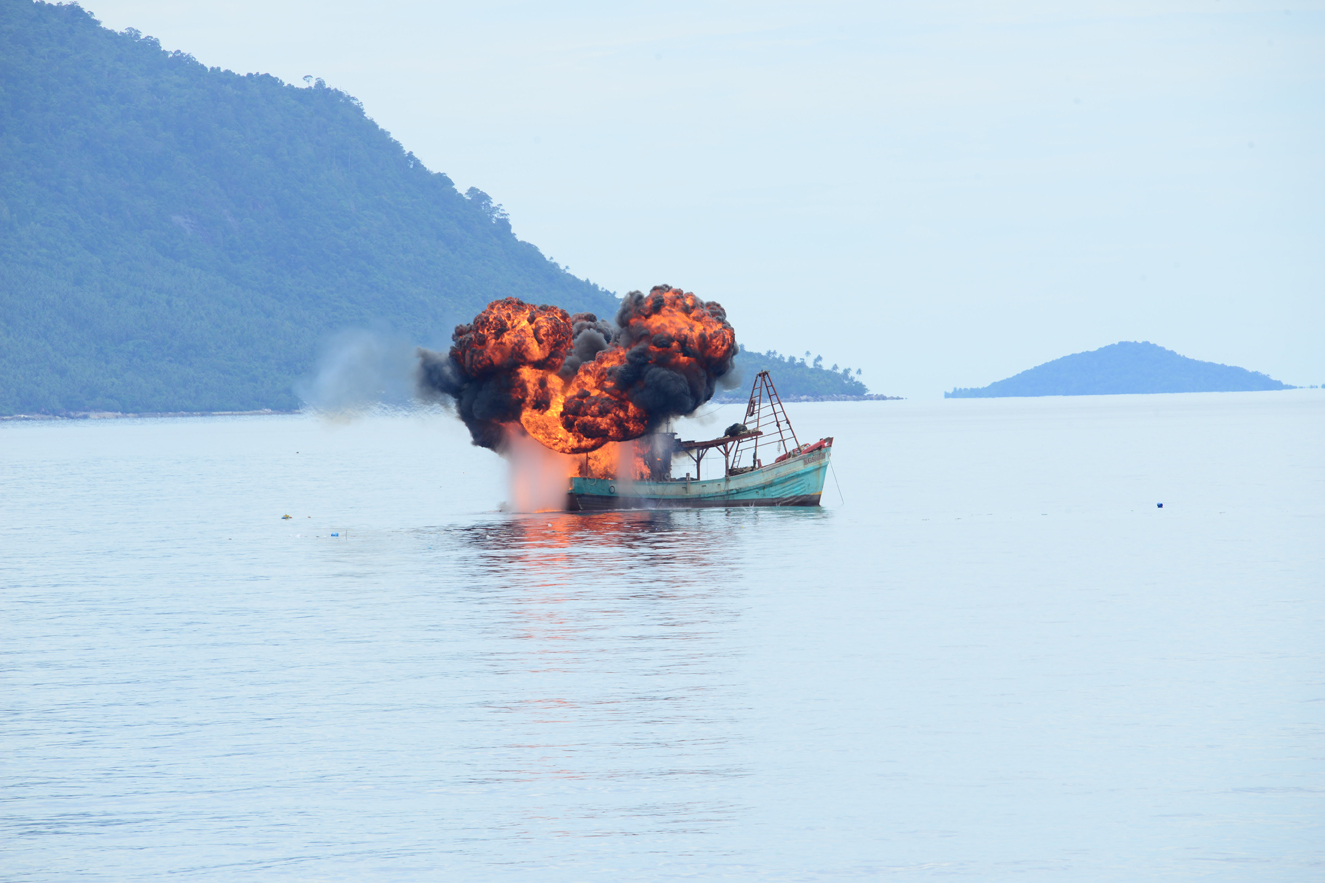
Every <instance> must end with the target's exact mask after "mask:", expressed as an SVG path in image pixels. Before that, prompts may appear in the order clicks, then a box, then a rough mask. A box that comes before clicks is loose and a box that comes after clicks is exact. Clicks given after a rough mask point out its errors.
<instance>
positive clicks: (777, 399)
mask: <svg viewBox="0 0 1325 883" xmlns="http://www.w3.org/2000/svg"><path fill="white" fill-rule="evenodd" d="M745 425H746V427H747V429H748V430H749V431H750V432H752V433H758V434H757V435H753V436H751V437H742V438H741V440H740V441H738V442H737V443H736V450H735V451H734V453H733V456H732V459H731V462H733V463H739V462H740V460H741V453H742V449H743V448H744V447H745V446H746V444H747V442H748V443H749V446H750V448H751V452H750V465H751V467H754V468H758V467H759V466H762V465H763V464H762V462H761V461H760V459H759V442H760V440H761V439H762V440H763V441H764V443H765V444H767V445H775V446H776V448H775V455H777V454H782V455H785V454H790V453H792V452H793V451H798V450H800V446H801V445H800V441H799V440H798V439H797V438H796V430H794V429H792V428H791V421H790V420H788V419H787V411H786V409H785V408H783V407H782V398H781V396H779V395H778V391H777V387H775V386H774V385H773V378H771V377H769V376H768V372H767V371H760V372H759V373H758V374H756V375H755V379H754V384H753V385H752V386H751V387H750V401H749V403H748V404H747V405H746V406H745ZM788 436H790V437H791V443H790V444H788V443H787V437H788ZM778 449H780V450H778Z"/></svg>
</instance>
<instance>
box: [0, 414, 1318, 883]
mask: <svg viewBox="0 0 1325 883" xmlns="http://www.w3.org/2000/svg"><path fill="white" fill-rule="evenodd" d="M789 407H790V411H791V416H792V418H793V420H794V421H795V423H796V428H797V430H798V432H799V433H800V436H801V438H802V439H806V438H811V439H813V438H818V437H820V436H823V435H833V436H835V437H836V440H837V441H836V445H835V447H834V449H833V450H834V461H833V462H834V465H835V474H836V482H834V479H832V478H830V480H829V484H828V488H827V490H826V493H825V495H824V499H825V503H826V504H827V505H826V506H825V508H823V509H820V510H797V511H756V510H744V511H701V512H639V513H617V514H602V515H592V516H584V515H560V514H557V515H532V516H520V515H507V514H502V513H501V512H500V511H499V509H498V506H499V504H500V502H501V501H502V500H503V499H505V498H506V497H507V493H508V492H507V488H506V486H505V481H506V477H505V468H504V464H503V462H502V461H501V460H500V459H499V458H497V457H495V456H494V455H492V454H490V453H488V452H486V451H481V450H476V449H474V448H472V447H470V446H469V445H468V444H467V440H466V436H465V433H464V430H463V429H462V428H461V427H460V426H459V425H458V424H456V423H455V422H454V421H453V420H452V419H451V418H449V417H447V416H445V415H442V414H415V415H405V416H377V417H372V418H366V419H362V420H359V421H356V422H350V423H344V424H340V423H330V422H325V421H322V420H319V419H317V418H314V417H307V416H294V417H290V416H279V417H234V418H197V419H192V418H188V419H161V420H147V419H131V420H105V421H76V422H75V421H71V422H46V423H9V424H5V425H3V426H0V630H2V632H0V801H3V802H2V803H0V878H2V879H4V880H6V881H83V880H105V881H131V880H147V879H153V880H156V879H172V880H229V879H234V880H299V881H304V880H402V881H414V880H442V879H446V880H466V881H468V880H488V879H498V880H502V879H512V880H552V881H561V880H567V881H570V880H588V881H618V880H668V879H678V878H685V879H696V880H707V879H715V878H727V879H760V880H841V879H854V878H889V877H896V878H904V879H910V878H964V879H971V880H981V881H986V880H1011V879H1027V878H1029V879H1042V880H1064V881H1078V880H1119V881H1124V880H1125V881H1135V880H1158V879H1163V880H1170V879H1178V880H1181V879H1201V880H1256V881H1265V880H1284V881H1301V880H1309V879H1316V880H1319V879H1322V878H1325V442H1323V441H1322V440H1323V439H1325V392H1317V391H1312V390H1301V391H1293V392H1280V393H1249V394H1223V395H1219V394H1207V395H1168V396H1117V397H1099V398H1079V399H1030V400H1027V399H1021V400H1017V399H1006V400H985V401H981V400H949V401H936V402H860V403H822V404H800V405H791V406H789ZM737 416H739V408H728V409H720V410H718V411H717V412H716V413H714V414H713V415H712V416H711V417H710V418H709V423H708V426H707V427H699V428H692V429H689V430H686V432H685V434H686V435H688V436H690V437H694V435H697V434H699V433H703V432H706V431H713V432H714V434H716V432H720V431H721V429H722V428H723V427H725V426H726V425H727V424H728V423H730V422H732V421H733V420H734V419H735V418H736V417H737ZM839 485H840V494H839V487H838V486H839ZM1161 502H1162V503H1163V504H1164V506H1163V508H1162V509H1160V508H1157V505H1156V504H1157V503H1161ZM286 514H288V515H290V516H292V517H291V518H290V520H288V521H287V520H282V518H281V516H283V515H286ZM337 534H338V536H337Z"/></svg>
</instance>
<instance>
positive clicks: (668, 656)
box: [448, 512, 751, 836]
mask: <svg viewBox="0 0 1325 883" xmlns="http://www.w3.org/2000/svg"><path fill="white" fill-rule="evenodd" d="M750 515H751V513H731V514H730V515H729V514H728V513H721V512H609V513H602V514H597V515H589V516H585V515H567V514H556V515H539V516H527V517H510V518H506V519H503V520H501V521H494V522H489V523H485V524H479V525H472V526H468V527H464V528H460V529H457V530H454V531H449V532H448V533H450V534H451V535H452V536H453V537H454V539H455V540H456V541H457V543H458V545H459V547H460V551H462V554H461V556H460V559H461V560H462V561H463V562H464V564H463V567H464V568H465V569H468V570H470V571H471V572H470V578H469V579H468V580H467V582H468V584H469V585H471V586H473V587H475V588H474V589H473V590H472V600H473V602H474V604H473V609H474V611H475V615H477V616H479V617H480V618H481V619H482V620H483V623H484V630H485V631H486V632H487V634H488V635H489V637H490V638H495V640H490V641H489V642H487V643H486V644H485V645H484V646H485V648H486V649H485V650H483V651H482V652H483V653H484V655H485V656H486V657H487V659H486V660H484V662H485V663H486V665H487V667H488V668H489V669H490V670H491V671H493V673H495V674H499V675H500V677H499V678H498V682H499V683H500V684H501V685H502V689H501V691H500V693H499V694H496V695H494V694H493V693H492V692H491V691H488V692H486V693H485V695H484V696H482V697H476V698H475V700H474V705H475V707H476V713H477V714H480V715H481V716H482V718H483V719H484V720H485V721H487V723H488V726H486V727H485V731H486V732H495V733H501V734H503V739H502V741H501V742H500V743H497V744H491V745H487V746H484V748H485V749H486V753H487V754H488V756H490V757H492V766H491V767H490V768H489V769H487V770H485V771H484V772H483V773H482V774H481V778H482V780H483V781H484V782H485V783H486V784H487V785H489V786H492V787H513V788H532V789H534V790H535V791H537V796H536V797H531V799H530V801H529V802H528V803H527V804H524V806H525V809H524V818H525V823H526V824H527V825H528V826H529V830H530V833H534V832H538V833H543V834H546V833H560V834H570V833H572V832H574V833H576V835H577V836H586V832H585V829H584V824H583V819H584V817H585V815H584V814H585V813H586V812H588V813H589V814H590V815H591V816H592V818H593V819H594V824H593V825H592V826H591V827H592V828H593V829H595V830H594V832H593V833H594V835H596V836H600V835H603V834H611V833H614V832H617V831H626V830H632V831H638V830H639V823H640V819H641V818H651V819H653V820H654V821H655V823H656V824H657V825H658V826H659V828H660V829H661V828H666V829H667V830H670V831H673V832H675V831H676V830H678V829H686V828H688V827H689V826H697V827H695V831H696V832H698V831H700V830H712V828H713V826H715V825H721V824H723V823H724V822H725V821H727V820H730V819H731V818H732V817H733V815H734V814H735V813H737V811H738V810H739V807H738V806H737V805H736V803H734V802H733V801H732V799H731V793H730V792H731V789H730V788H727V787H721V786H718V783H719V782H722V781H730V780H731V779H732V777H740V776H743V775H744V774H745V772H746V771H745V770H744V769H743V768H742V767H741V765H740V764H738V763H737V762H736V761H735V760H734V759H733V758H734V754H733V748H734V747H735V746H736V745H738V744H739V743H740V739H739V738H738V732H739V730H740V721H739V718H738V716H737V714H736V711H735V709H738V708H740V707H743V706H744V705H745V704H746V702H745V701H743V700H742V698H741V697H740V696H738V695H735V691H736V689H737V688H736V687H734V686H732V685H733V684H736V683H739V682H740V679H739V678H737V677H735V676H734V675H733V667H734V666H735V665H736V664H738V662H739V660H738V659H737V658H736V657H735V655H734V654H733V653H732V652H731V650H730V648H731V641H730V631H731V629H732V627H733V625H734V624H735V623H736V622H737V621H738V620H739V618H740V616H741V609H742V601H741V597H740V595H739V590H738V589H736V588H735V587H736V586H738V585H739V581H738V580H736V579H735V578H734V577H735V573H734V564H733V563H732V562H730V561H729V560H727V559H726V558H725V557H724V556H723V554H722V549H723V548H724V546H727V545H728V544H729V542H730V540H731V534H732V533H734V531H735V530H736V529H738V525H737V524H736V523H735V522H736V521H740V520H742V519H744V518H748V517H749V516H750ZM663 776H665V777H667V781H668V788H667V789H666V793H667V794H669V795H670V797H669V799H667V800H648V799H646V796H647V795H649V794H650V793H651V792H650V789H648V788H643V789H641V788H639V787H638V786H639V782H638V781H637V780H639V779H641V778H643V779H651V778H654V777H663ZM552 781H561V782H563V783H565V787H567V788H569V789H570V790H569V791H559V790H557V789H548V788H546V783H549V782H552ZM540 782H542V783H545V785H544V786H542V787H540V786H538V783H540ZM571 783H575V784H571ZM628 785H629V786H630V787H627V786H628ZM715 786H717V787H715ZM563 801H564V804H563ZM586 801H588V802H589V803H590V804H591V808H587V807H586V805H585V804H586ZM566 814H571V815H566ZM572 816H573V817H574V819H575V822H574V824H571V823H570V821H571V817H572Z"/></svg>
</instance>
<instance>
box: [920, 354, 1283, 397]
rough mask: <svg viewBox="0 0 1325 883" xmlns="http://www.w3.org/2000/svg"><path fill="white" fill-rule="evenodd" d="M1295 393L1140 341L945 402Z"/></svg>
mask: <svg viewBox="0 0 1325 883" xmlns="http://www.w3.org/2000/svg"><path fill="white" fill-rule="evenodd" d="M1267 389H1293V387H1291V386H1289V385H1288V384H1286V383H1280V382H1279V381H1278V380H1275V379H1274V378H1272V377H1267V376H1266V375H1264V374H1261V373H1260V372H1257V371H1248V370H1247V369H1245V368H1236V367H1234V366H1232V365H1220V364H1216V363H1215V362H1201V361H1198V360H1196V359H1189V358H1187V357H1186V356H1180V355H1178V354H1177V353H1175V352H1174V351H1173V350H1168V349H1165V348H1164V347H1162V346H1157V345H1156V344H1153V343H1150V342H1149V341H1142V342H1141V343H1137V342H1135V341H1122V342H1120V343H1115V344H1110V345H1109V346H1106V347H1101V348H1100V349H1097V350H1094V351H1092V352H1088V353H1074V354H1073V355H1070V356H1063V357H1062V358H1061V359H1054V360H1053V361H1052V362H1045V363H1044V364H1043V365H1037V366H1036V367H1034V368H1031V369H1029V370H1026V371H1022V372H1021V373H1020V374H1015V375H1013V376H1012V377H1008V378H1007V379H1005V380H1000V381H998V382H996V383H991V384H989V385H988V386H984V387H980V388H978V389H965V388H960V387H959V388H957V389H954V390H953V391H952V392H945V393H944V394H943V397H944V398H945V399H984V398H1000V397H1004V396H1092V395H1126V394H1136V393H1160V392H1249V391H1257V390H1267Z"/></svg>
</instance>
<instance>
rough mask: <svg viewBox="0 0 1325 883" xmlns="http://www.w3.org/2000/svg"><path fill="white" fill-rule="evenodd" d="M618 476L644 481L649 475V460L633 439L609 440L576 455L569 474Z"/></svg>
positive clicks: (596, 476) (582, 476)
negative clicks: (579, 455)
mask: <svg viewBox="0 0 1325 883" xmlns="http://www.w3.org/2000/svg"><path fill="white" fill-rule="evenodd" d="M576 475H578V476H580V477H581V478H617V479H626V480H635V481H643V480H645V479H647V478H648V477H649V461H648V459H647V458H646V457H645V453H644V451H643V450H641V449H640V447H639V445H637V444H635V442H633V441H627V442H608V443H607V444H605V445H603V446H602V447H601V448H598V449H596V450H593V451H590V452H589V453H587V454H585V455H584V456H582V457H575V458H574V459H573V460H572V461H571V467H570V469H569V470H568V471H567V476H568V477H569V476H576Z"/></svg>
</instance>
